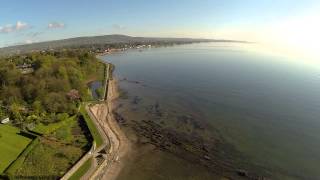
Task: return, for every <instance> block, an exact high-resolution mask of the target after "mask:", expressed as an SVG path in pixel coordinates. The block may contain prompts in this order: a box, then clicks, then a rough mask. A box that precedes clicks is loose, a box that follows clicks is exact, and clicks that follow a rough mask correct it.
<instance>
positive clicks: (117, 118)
mask: <svg viewBox="0 0 320 180" xmlns="http://www.w3.org/2000/svg"><path fill="white" fill-rule="evenodd" d="M113 114H114V118H115V119H116V121H117V122H118V123H119V124H122V125H124V124H126V120H125V119H124V118H123V117H122V116H121V115H120V114H119V113H118V112H116V111H114V112H113Z"/></svg>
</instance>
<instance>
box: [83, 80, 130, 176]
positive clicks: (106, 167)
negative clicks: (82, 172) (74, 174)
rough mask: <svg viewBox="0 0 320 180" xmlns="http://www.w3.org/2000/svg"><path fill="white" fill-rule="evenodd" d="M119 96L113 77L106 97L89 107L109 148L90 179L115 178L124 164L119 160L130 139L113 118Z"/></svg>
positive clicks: (125, 152) (128, 148) (125, 151)
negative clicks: (104, 135) (104, 134)
mask: <svg viewBox="0 0 320 180" xmlns="http://www.w3.org/2000/svg"><path fill="white" fill-rule="evenodd" d="M118 96H119V92H118V87H117V81H116V80H115V79H113V80H110V79H109V81H108V92H107V97H108V98H107V99H106V101H104V102H103V103H101V104H96V105H94V106H92V107H90V111H91V112H92V114H93V115H94V116H95V118H96V120H97V121H98V122H99V124H100V126H101V127H102V129H103V130H104V132H105V133H106V134H107V137H108V141H109V143H110V148H109V149H108V152H107V155H106V156H107V157H106V159H105V161H104V162H103V163H102V164H101V165H100V166H99V167H98V168H97V169H96V170H95V172H94V173H93V174H92V175H90V176H89V177H90V179H96V178H99V179H108V180H115V179H117V177H118V175H119V173H120V171H121V170H122V168H123V167H124V165H125V162H124V161H121V160H122V159H123V158H124V157H125V156H126V155H127V154H128V153H129V151H130V147H131V145H130V141H129V140H128V138H127V137H126V135H125V134H124V132H123V131H122V130H121V129H120V126H119V125H118V123H117V122H116V120H115V117H114V114H113V112H112V111H113V109H114V101H116V99H117V98H118Z"/></svg>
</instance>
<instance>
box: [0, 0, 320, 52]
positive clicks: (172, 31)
mask: <svg viewBox="0 0 320 180" xmlns="http://www.w3.org/2000/svg"><path fill="white" fill-rule="evenodd" d="M319 5H320V2H319V1H316V0H314V1H312V0H309V1H308V0H277V1H274V0H260V1H257V0H224V1H221V0H183V1H182V0H161V1H160V0H159V1H151V0H116V1H115V0H114V1H113V0H90V1H88V0H51V1H43V0H28V1H21V0H4V1H2V2H1V6H0V47H3V46H10V45H15V44H23V43H32V42H40V41H46V40H55V39H63V38H69V37H78V36H92V35H103V34H127V35H133V36H158V37H199V38H225V39H239V40H245V39H247V38H251V37H249V36H251V34H254V35H253V36H254V37H258V38H256V39H258V40H260V39H261V38H260V36H261V35H259V33H258V31H261V29H265V28H264V27H265V26H266V25H268V26H269V25H270V24H277V23H278V24H279V23H281V22H282V21H287V19H288V18H291V17H293V16H294V17H300V16H304V15H305V14H308V13H309V12H317V11H318V10H320V8H319V7H320V6H319ZM253 31H255V32H253ZM252 32H253V33H252ZM261 37H262V36H261ZM259 38H260V39H259ZM253 39H254V38H253Z"/></svg>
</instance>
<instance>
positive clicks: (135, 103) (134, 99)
mask: <svg viewBox="0 0 320 180" xmlns="http://www.w3.org/2000/svg"><path fill="white" fill-rule="evenodd" d="M141 100H142V99H141V98H140V97H139V96H135V97H134V98H133V100H132V104H134V105H137V104H139V103H140V102H141Z"/></svg>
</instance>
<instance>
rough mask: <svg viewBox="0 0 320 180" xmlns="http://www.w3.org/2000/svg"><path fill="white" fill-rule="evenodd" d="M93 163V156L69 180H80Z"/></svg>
mask: <svg viewBox="0 0 320 180" xmlns="http://www.w3.org/2000/svg"><path fill="white" fill-rule="evenodd" d="M91 164H92V158H90V159H88V160H87V161H86V162H85V163H83V164H82V166H81V167H80V168H79V169H78V170H77V171H76V172H75V173H74V174H73V175H72V176H71V177H70V178H69V180H78V179H80V178H81V177H82V176H83V175H85V174H86V172H88V170H89V169H90V167H91Z"/></svg>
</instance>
